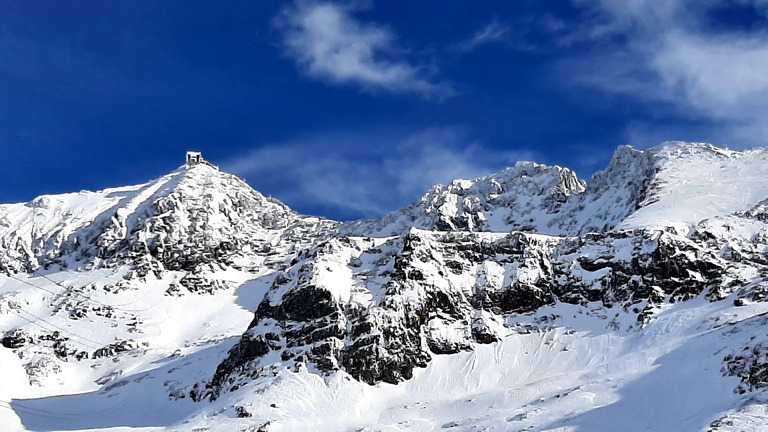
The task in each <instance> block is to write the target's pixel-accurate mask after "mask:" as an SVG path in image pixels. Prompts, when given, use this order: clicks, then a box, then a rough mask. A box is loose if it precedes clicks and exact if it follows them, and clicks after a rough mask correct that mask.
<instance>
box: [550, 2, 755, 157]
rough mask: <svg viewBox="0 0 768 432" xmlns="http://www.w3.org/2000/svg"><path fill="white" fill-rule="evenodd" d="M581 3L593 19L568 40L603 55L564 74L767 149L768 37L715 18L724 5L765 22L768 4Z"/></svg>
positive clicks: (574, 62)
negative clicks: (751, 13) (664, 106)
mask: <svg viewBox="0 0 768 432" xmlns="http://www.w3.org/2000/svg"><path fill="white" fill-rule="evenodd" d="M573 1H574V3H575V4H576V5H578V6H580V7H583V8H585V9H586V10H587V11H588V12H589V14H590V16H591V19H590V20H588V21H587V23H586V24H585V25H582V26H580V27H578V28H577V29H576V30H575V31H573V32H571V33H570V34H568V35H567V36H565V37H564V39H565V40H568V42H569V43H570V42H573V41H577V42H581V43H584V42H587V43H593V42H595V43H596V45H595V46H596V47H599V48H596V49H594V50H593V54H592V55H590V56H587V57H586V58H579V59H570V60H568V61H567V62H565V63H564V64H563V70H564V74H565V73H567V74H568V76H570V77H572V78H573V79H575V80H576V81H577V82H580V83H582V84H586V85H589V86H592V87H595V88H600V89H602V90H605V91H608V92H612V93H617V94H623V95H628V96H631V97H636V98H638V99H644V100H647V101H660V102H663V103H665V104H667V105H668V106H669V107H672V108H674V110H675V115H677V116H682V117H688V118H691V119H701V120H706V121H710V122H716V123H718V125H719V132H717V133H714V132H713V138H719V139H721V140H723V141H724V142H722V144H732V145H736V146H752V145H765V144H766V141H765V139H766V136H768V75H766V73H765V71H766V70H768V32H766V31H765V30H764V29H755V28H740V29H733V28H730V29H729V28H728V27H713V26H712V19H713V18H712V17H713V16H716V15H713V12H715V11H716V8H719V7H724V6H725V7H747V8H754V9H753V10H754V13H756V14H762V15H764V16H765V15H766V13H768V9H767V8H766V6H767V5H768V2H766V1H765V0H741V1H739V2H735V3H730V4H726V3H725V2H717V1H712V0H706V1H699V0H573ZM606 41H609V42H610V43H607V44H606V43H603V42H606ZM616 41H621V42H619V43H617V42H616ZM726 132H727V133H726ZM635 133H636V132H635ZM676 138H683V139H684V138H685V137H676Z"/></svg>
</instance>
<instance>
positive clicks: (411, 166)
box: [222, 128, 534, 219]
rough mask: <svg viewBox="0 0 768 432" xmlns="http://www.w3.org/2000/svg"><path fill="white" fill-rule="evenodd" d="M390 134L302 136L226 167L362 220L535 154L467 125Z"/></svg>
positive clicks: (306, 207)
mask: <svg viewBox="0 0 768 432" xmlns="http://www.w3.org/2000/svg"><path fill="white" fill-rule="evenodd" d="M385 135H386V134H379V133H365V134H356V133H352V134H344V135H326V136H320V137H315V138H312V139H298V140H295V141H289V142H284V143H278V144H273V145H268V146H263V147H260V148H257V149H254V150H253V151H251V152H250V153H248V154H246V155H243V156H242V157H239V158H237V159H233V160H231V161H229V162H225V163H224V164H222V167H223V168H224V169H226V170H227V171H230V172H233V173H235V174H237V175H239V176H241V177H244V178H246V179H247V180H248V181H249V183H250V184H251V185H253V186H254V187H255V188H256V189H258V190H260V191H262V192H264V193H268V194H271V195H273V196H275V197H277V198H278V199H280V200H281V201H284V202H286V203H287V204H289V205H290V206H292V207H294V208H295V209H297V210H298V211H301V212H308V213H314V214H319V213H322V214H336V215H338V217H340V218H342V219H354V218H362V217H375V216H380V215H382V214H384V213H386V212H389V211H393V210H396V209H398V208H400V207H403V206H405V205H407V204H409V203H411V202H414V201H416V200H417V199H418V198H419V197H420V196H421V195H422V194H423V193H424V192H426V191H427V189H428V188H429V187H431V186H432V185H433V184H437V183H443V184H444V183H447V182H450V181H452V180H454V179H456V178H475V177H478V176H483V175H487V174H489V173H492V172H495V171H500V170H501V169H503V168H504V167H506V166H507V165H512V164H514V162H516V161H517V160H521V159H533V156H534V155H532V154H530V153H526V152H515V151H505V150H492V149H489V148H486V147H484V146H483V145H481V144H480V143H478V142H472V140H471V139H469V138H468V137H467V134H466V133H465V132H464V131H462V130H461V129H460V128H439V129H425V130H421V131H417V132H414V133H410V134H404V135H400V136H397V135H394V134H389V136H385ZM329 148H332V149H334V150H330V151H329V150H328V149H329Z"/></svg>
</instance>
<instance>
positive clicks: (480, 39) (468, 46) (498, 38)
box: [456, 21, 511, 52]
mask: <svg viewBox="0 0 768 432" xmlns="http://www.w3.org/2000/svg"><path fill="white" fill-rule="evenodd" d="M510 36H511V29H510V27H509V25H506V24H501V23H499V22H498V21H491V22H490V23H488V24H487V25H486V26H485V27H483V28H481V29H480V30H478V31H476V32H475V34H473V35H472V37H470V38H469V39H467V40H465V41H462V42H460V43H458V44H457V45H456V50H458V51H461V52H469V51H472V50H474V49H476V48H477V47H479V46H481V45H485V44H488V43H493V42H509V39H510Z"/></svg>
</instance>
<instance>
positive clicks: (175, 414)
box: [0, 143, 768, 431]
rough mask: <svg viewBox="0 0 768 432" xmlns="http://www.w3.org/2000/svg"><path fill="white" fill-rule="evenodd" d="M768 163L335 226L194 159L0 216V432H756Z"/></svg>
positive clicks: (543, 175) (523, 168) (646, 158)
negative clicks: (135, 180)
mask: <svg viewBox="0 0 768 432" xmlns="http://www.w3.org/2000/svg"><path fill="white" fill-rule="evenodd" d="M766 158H768V151H766V150H765V149H755V150H750V151H745V152H733V151H728V150H722V149H717V148H715V147H712V146H709V145H705V144H684V143H669V144H666V145H663V146H660V147H657V148H654V149H650V150H646V151H641V150H637V149H633V148H631V147H621V148H619V149H618V150H617V151H616V154H615V155H614V158H613V160H612V162H611V164H610V165H609V167H608V168H607V169H606V170H605V171H602V172H600V173H597V174H596V175H595V176H594V177H593V178H592V180H591V181H590V182H589V183H586V182H584V181H582V180H579V179H578V178H577V177H576V174H575V173H573V172H572V171H570V170H568V169H566V168H561V167H547V166H544V165H540V164H535V163H530V162H522V163H518V164H517V165H515V166H514V167H512V168H509V169H507V170H506V171H504V172H502V173H500V174H495V175H491V176H488V177H484V178H481V179H477V180H472V181H469V180H457V181H454V182H453V183H451V184H450V185H448V186H435V187H434V188H432V189H431V190H430V191H428V192H427V194H426V195H425V196H424V197H423V198H422V199H421V200H420V201H419V202H418V203H416V204H414V205H412V206H409V207H408V208H406V209H403V210H400V211H397V212H394V213H392V214H389V215H386V216H385V217H383V218H382V219H380V220H375V221H357V222H350V223H345V224H341V225H339V224H338V223H336V222H333V221H327V220H323V219H319V218H313V217H307V216H302V215H299V214H296V213H295V212H293V211H292V210H290V209H289V208H287V207H286V206H285V205H283V204H281V203H279V202H277V201H275V200H271V199H267V198H265V197H264V196H263V195H261V194H260V193H258V192H256V191H254V190H253V189H251V188H250V187H249V186H248V185H247V184H245V183H244V182H242V181H241V180H240V179H238V178H236V177H234V176H232V175H229V174H226V173H222V172H220V171H218V170H217V169H215V168H214V167H212V166H209V165H206V164H199V165H194V166H185V167H181V168H180V169H178V170H176V171H174V172H172V173H170V174H168V175H167V176H164V177H162V178H160V179H158V180H155V181H153V182H149V183H147V184H144V185H139V186H133V187H124V188H116V189H110V190H105V191H100V192H80V193H76V194H66V195H58V196H45V197H40V198H37V199H35V200H33V201H32V202H30V203H26V204H9V205H3V206H0V331H1V332H2V333H0V341H1V342H2V346H0V425H2V430H11V431H14V430H33V431H51V430H70V431H71V430H121V431H135V430H147V431H149V430H152V431H157V430H167V431H188V430H197V431H231V430H251V431H255V430H263V431H267V430H269V431H281V430H290V431H294V430H295V431H303V430H339V431H342V430H370V431H379V430H392V431H396V430H410V431H423V430H455V431H464V430H540V431H544V430H558V431H577V430H578V431H601V430H605V431H614V430H627V431H634V430H656V431H669V430H686V431H687V430H709V431H716V430H717V431H730V430H733V431H735V430H755V431H759V430H761V427H762V425H764V424H766V422H768V396H766V395H765V393H764V392H765V390H766V388H768V378H766V377H768V360H767V359H768V348H766V347H768V334H766V332H765V330H764V329H765V323H766V319H768V318H766V317H768V301H767V300H768V181H766V180H768V171H766V170H764V169H763V167H764V166H766Z"/></svg>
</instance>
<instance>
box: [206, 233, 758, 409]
mask: <svg viewBox="0 0 768 432" xmlns="http://www.w3.org/2000/svg"><path fill="white" fill-rule="evenodd" d="M713 236H715V234H714V233H713V232H712V231H707V226H706V225H704V226H702V227H701V230H700V231H699V230H695V231H694V232H693V233H692V234H691V235H680V234H677V233H675V232H665V231H659V230H634V231H611V232H607V233H593V234H588V235H584V236H581V237H552V236H543V235H538V234H529V233H521V232H512V233H509V234H496V233H470V232H429V231H423V230H416V229H412V230H411V231H410V232H409V233H407V234H405V235H403V236H400V237H396V238H392V239H386V240H378V242H377V240H375V239H366V238H349V237H339V238H336V239H332V240H328V241H326V242H324V243H322V244H320V245H318V246H317V247H315V248H313V249H311V250H310V251H309V252H307V253H306V254H303V255H301V256H300V260H299V261H298V262H297V263H295V264H294V266H292V267H291V268H290V269H288V270H287V271H286V272H285V273H283V274H281V275H279V276H278V277H277V278H276V279H275V281H274V283H273V285H272V288H271V290H270V291H269V293H268V294H267V297H266V298H265V300H264V302H262V304H261V305H260V306H259V308H258V310H257V311H256V316H255V319H254V321H253V322H252V323H251V326H250V329H249V330H248V332H246V334H245V335H244V336H243V338H242V340H241V341H240V343H239V344H238V345H237V346H236V347H235V348H234V349H233V350H232V351H231V352H230V355H229V357H228V358H227V360H226V361H225V362H224V363H222V364H221V365H220V366H219V368H218V370H217V371H216V374H215V376H214V378H213V382H212V383H213V390H212V392H211V393H210V394H211V395H212V396H213V397H216V396H217V395H218V394H219V393H220V392H221V391H223V390H226V389H228V388H231V386H235V387H236V388H237V387H240V386H241V385H242V383H243V381H244V380H245V381H247V379H248V374H249V373H252V372H253V371H257V370H259V369H260V368H261V367H264V366H266V364H262V363H260V359H262V358H265V357H268V358H277V357H279V358H281V359H282V360H283V361H286V362H289V363H290V362H294V363H296V364H297V365H298V364H299V363H301V364H304V363H309V364H311V365H313V366H314V367H316V368H317V369H318V370H320V371H324V372H331V371H334V370H337V369H344V370H345V371H347V372H349V373H350V374H351V375H352V376H354V377H355V378H357V379H360V380H362V381H365V382H368V383H370V384H374V383H377V382H381V381H383V382H389V383H397V382H400V381H402V380H407V379H409V378H410V377H411V376H412V374H413V370H414V368H417V367H424V366H425V365H426V364H427V362H429V360H430V359H431V358H432V356H433V355H436V354H449V353H456V352H459V351H462V350H471V349H473V346H474V345H475V344H478V343H480V344H484V343H491V342H494V341H496V340H498V339H499V338H501V337H503V335H504V334H505V333H504V332H505V329H504V327H505V324H508V323H509V321H508V320H509V318H508V317H509V316H510V315H509V314H516V313H527V312H532V311H535V310H537V309H538V308H540V307H542V306H545V305H553V304H555V303H556V302H565V303H572V304H587V303H588V302H595V301H599V302H601V303H602V304H603V306H604V307H605V308H615V307H618V308H622V309H623V310H625V311H627V310H630V311H633V312H634V313H636V314H637V316H638V325H641V324H642V323H643V322H645V321H647V320H649V319H652V312H653V305H655V304H662V303H664V302H674V301H685V300H689V299H692V298H694V297H697V296H699V295H700V294H702V293H703V294H706V295H707V296H708V297H709V298H710V299H711V300H713V301H714V300H718V299H720V298H722V297H723V296H724V295H726V294H727V293H730V292H733V291H734V290H736V289H738V288H740V287H742V286H743V285H744V284H745V283H747V282H748V279H740V278H739V277H734V276H733V274H734V273H738V272H736V271H735V269H737V268H739V267H744V266H751V265H753V264H749V263H745V262H744V261H742V260H741V259H734V258H733V256H732V255H724V254H722V253H720V252H719V249H717V248H713V247H712V244H710V243H711V242H715V243H718V242H725V241H726V240H725V239H724V238H722V237H720V238H718V237H713ZM270 353H275V355H274V356H270ZM244 371H251V372H246V373H243V372H244Z"/></svg>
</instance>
